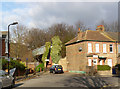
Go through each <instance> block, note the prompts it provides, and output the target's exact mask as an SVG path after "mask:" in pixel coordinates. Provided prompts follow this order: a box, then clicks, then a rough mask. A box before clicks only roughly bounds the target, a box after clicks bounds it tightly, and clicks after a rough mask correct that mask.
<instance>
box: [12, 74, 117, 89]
mask: <svg viewBox="0 0 120 89" xmlns="http://www.w3.org/2000/svg"><path fill="white" fill-rule="evenodd" d="M106 85H107V86H109V85H111V87H117V86H118V85H119V84H118V77H94V76H84V75H80V74H73V73H63V74H50V73H46V74H43V75H41V76H38V77H35V78H33V79H30V80H25V81H21V82H19V83H17V84H16V85H15V88H14V89H17V88H19V87H20V88H22V87H86V88H87V87H103V86H106Z"/></svg>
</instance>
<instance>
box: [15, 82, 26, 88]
mask: <svg viewBox="0 0 120 89" xmlns="http://www.w3.org/2000/svg"><path fill="white" fill-rule="evenodd" d="M23 84H24V83H18V84H15V86H14V88H16V87H19V86H21V85H23Z"/></svg>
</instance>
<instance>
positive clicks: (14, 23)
mask: <svg viewBox="0 0 120 89" xmlns="http://www.w3.org/2000/svg"><path fill="white" fill-rule="evenodd" d="M16 24H18V22H13V23H11V24H9V25H8V74H9V73H10V71H9V61H10V59H9V58H10V53H9V46H10V45H9V35H10V34H9V28H10V25H16Z"/></svg>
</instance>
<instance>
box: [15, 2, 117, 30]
mask: <svg viewBox="0 0 120 89" xmlns="http://www.w3.org/2000/svg"><path fill="white" fill-rule="evenodd" d="M26 5H28V8H26V9H22V10H20V12H22V14H21V13H19V11H17V15H20V16H21V19H22V18H24V19H23V20H21V23H24V24H26V25H28V24H29V22H30V23H32V24H34V25H35V26H36V27H39V28H47V27H49V26H51V25H52V24H54V23H61V22H65V23H67V24H72V25H73V24H75V22H77V21H82V22H84V23H85V24H86V25H87V26H88V27H89V26H90V27H91V28H92V29H95V24H97V23H98V22H99V21H100V20H105V21H106V22H112V21H115V20H117V19H118V16H117V13H118V12H117V2H111V3H110V2H106V3H105V2H104V3H100V2H93V3H92V2H85V3H82V2H75V3H73V2H71V3H69V2H64V3H58V2H57V3H55V2H53V3H50V2H49V3H47V2H46V3H43V2H38V3H33V2H32V3H28V4H27V3H26ZM29 26H30V24H29Z"/></svg>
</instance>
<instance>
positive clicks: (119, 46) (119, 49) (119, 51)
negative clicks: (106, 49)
mask: <svg viewBox="0 0 120 89" xmlns="http://www.w3.org/2000/svg"><path fill="white" fill-rule="evenodd" d="M118 53H120V45H118Z"/></svg>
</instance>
